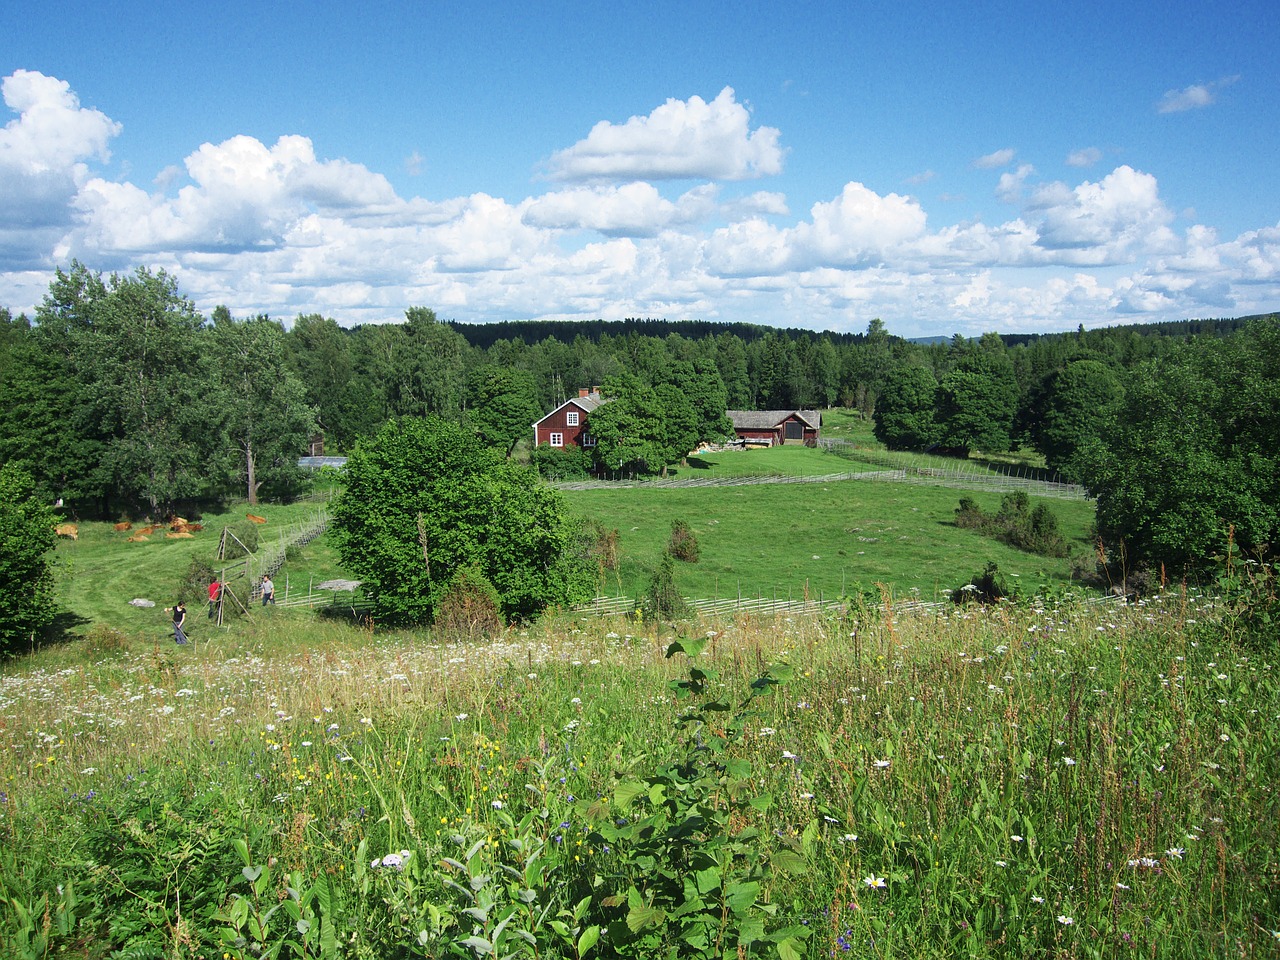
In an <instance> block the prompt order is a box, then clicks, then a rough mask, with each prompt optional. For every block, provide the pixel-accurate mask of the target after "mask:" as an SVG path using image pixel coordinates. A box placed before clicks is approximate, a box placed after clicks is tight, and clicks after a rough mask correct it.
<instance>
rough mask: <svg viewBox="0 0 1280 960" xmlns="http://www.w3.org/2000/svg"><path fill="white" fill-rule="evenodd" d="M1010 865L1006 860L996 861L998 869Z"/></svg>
mask: <svg viewBox="0 0 1280 960" xmlns="http://www.w3.org/2000/svg"><path fill="white" fill-rule="evenodd" d="M1008 865H1009V864H1008V862H1007V861H1005V860H997V861H996V866H997V867H1007V866H1008Z"/></svg>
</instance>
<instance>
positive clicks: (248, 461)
mask: <svg viewBox="0 0 1280 960" xmlns="http://www.w3.org/2000/svg"><path fill="white" fill-rule="evenodd" d="M244 467H245V475H246V477H247V478H248V480H249V506H251V507H256V506H257V505H258V484H257V483H255V482H254V464H253V444H252V443H246V444H245V445H244Z"/></svg>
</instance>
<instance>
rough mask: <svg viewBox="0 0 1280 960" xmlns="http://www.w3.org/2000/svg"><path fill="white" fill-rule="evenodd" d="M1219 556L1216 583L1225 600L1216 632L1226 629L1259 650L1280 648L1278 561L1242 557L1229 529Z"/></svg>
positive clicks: (1249, 646) (1231, 635)
mask: <svg viewBox="0 0 1280 960" xmlns="http://www.w3.org/2000/svg"><path fill="white" fill-rule="evenodd" d="M1219 560H1220V561H1221V563H1222V572H1221V574H1219V576H1218V580H1217V587H1218V591H1219V594H1220V595H1221V597H1222V601H1223V602H1222V615H1221V624H1220V625H1214V626H1213V628H1212V629H1213V631H1214V633H1215V634H1216V633H1217V632H1222V633H1225V634H1226V636H1227V637H1228V638H1230V639H1231V640H1233V641H1235V642H1236V643H1239V644H1240V645H1241V646H1243V647H1247V648H1250V649H1253V650H1257V651H1266V652H1270V651H1275V650H1277V649H1280V597H1278V596H1277V592H1276V586H1277V579H1278V578H1277V572H1276V565H1275V564H1274V563H1268V562H1266V561H1265V560H1259V559H1256V558H1245V557H1242V556H1241V551H1240V548H1239V546H1238V545H1237V544H1236V540H1235V536H1234V531H1233V530H1229V531H1228V534H1227V549H1226V551H1225V552H1224V553H1223V554H1222V556H1221V557H1219ZM1207 629H1209V628H1205V630H1207ZM1205 630H1202V631H1201V632H1205Z"/></svg>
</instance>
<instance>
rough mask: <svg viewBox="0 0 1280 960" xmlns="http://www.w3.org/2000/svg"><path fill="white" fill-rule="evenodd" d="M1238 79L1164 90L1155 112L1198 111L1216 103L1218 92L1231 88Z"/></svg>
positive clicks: (1225, 79)
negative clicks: (1224, 88)
mask: <svg viewBox="0 0 1280 960" xmlns="http://www.w3.org/2000/svg"><path fill="white" fill-rule="evenodd" d="M1239 79H1240V78H1239V76H1234V77H1223V78H1222V79H1221V80H1215V81H1214V82H1213V83H1193V84H1192V85H1191V86H1189V87H1183V88H1182V89H1181V90H1166V91H1165V94H1164V96H1163V97H1161V98H1160V102H1159V103H1157V104H1156V111H1157V112H1159V113H1182V112H1184V111H1186V110H1200V109H1202V108H1204V107H1207V106H1210V105H1211V104H1213V103H1214V102H1216V101H1217V99H1218V91H1219V90H1221V89H1222V88H1223V87H1229V86H1231V84H1233V83H1235V82H1236V81H1237V80H1239Z"/></svg>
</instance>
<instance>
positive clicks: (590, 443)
mask: <svg viewBox="0 0 1280 960" xmlns="http://www.w3.org/2000/svg"><path fill="white" fill-rule="evenodd" d="M578 441H579V442H580V443H581V444H582V445H583V446H584V447H594V446H595V445H596V438H595V437H593V436H592V435H591V434H589V433H584V434H583V435H582V436H581V437H579V438H578Z"/></svg>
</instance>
